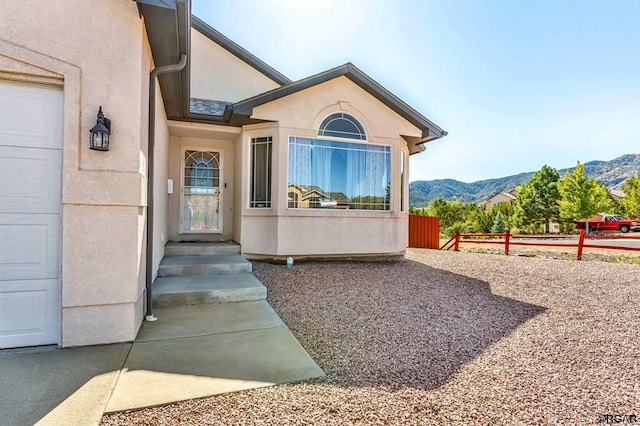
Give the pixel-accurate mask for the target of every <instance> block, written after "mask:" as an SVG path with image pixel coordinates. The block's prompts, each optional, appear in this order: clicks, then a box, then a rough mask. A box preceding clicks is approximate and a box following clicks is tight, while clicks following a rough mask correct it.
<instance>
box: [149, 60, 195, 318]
mask: <svg viewBox="0 0 640 426" xmlns="http://www.w3.org/2000/svg"><path fill="white" fill-rule="evenodd" d="M185 65H187V54H186V53H183V54H182V55H181V56H180V62H178V63H176V64H172V65H165V66H162V67H157V68H154V69H153V70H152V71H151V74H150V76H149V146H148V148H147V164H148V167H147V259H146V260H147V262H146V285H145V287H146V293H147V314H146V317H145V319H146V320H147V321H155V320H157V318H156V317H154V316H153V306H152V294H151V284H152V283H153V184H154V179H153V174H154V159H153V157H154V148H155V142H156V141H155V140H156V134H155V133H156V132H155V129H156V78H157V77H158V76H159V75H161V74H167V73H170V72H177V71H180V70H182V69H183V68H184V67H185Z"/></svg>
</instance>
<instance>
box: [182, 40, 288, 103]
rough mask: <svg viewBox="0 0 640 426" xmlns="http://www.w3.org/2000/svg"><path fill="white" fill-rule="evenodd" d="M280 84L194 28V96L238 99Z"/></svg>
mask: <svg viewBox="0 0 640 426" xmlns="http://www.w3.org/2000/svg"><path fill="white" fill-rule="evenodd" d="M276 87H279V85H278V83H276V82H275V81H273V80H271V79H270V78H268V77H267V76H265V75H264V74H262V73H261V72H259V71H258V70H256V69H255V68H253V67H252V66H250V65H248V64H247V63H246V62H244V61H242V60H241V59H239V58H238V57H236V56H235V55H233V54H231V53H229V52H228V51H227V50H226V49H224V48H222V47H220V46H219V45H218V44H216V43H214V42H213V41H212V40H210V39H209V38H207V37H205V36H204V35H202V34H201V33H200V32H199V31H197V30H191V96H192V97H194V98H203V99H213V100H217V101H225V102H237V101H240V100H242V99H246V98H249V97H251V96H254V95H257V94H260V93H264V92H266V91H268V90H271V89H275V88H276Z"/></svg>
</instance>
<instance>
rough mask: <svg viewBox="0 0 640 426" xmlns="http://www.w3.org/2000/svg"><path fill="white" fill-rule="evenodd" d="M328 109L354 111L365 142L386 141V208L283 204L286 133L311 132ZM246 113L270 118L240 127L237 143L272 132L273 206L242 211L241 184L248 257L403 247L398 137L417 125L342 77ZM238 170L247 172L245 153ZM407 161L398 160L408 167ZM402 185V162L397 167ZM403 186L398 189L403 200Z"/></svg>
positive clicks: (404, 147)
mask: <svg viewBox="0 0 640 426" xmlns="http://www.w3.org/2000/svg"><path fill="white" fill-rule="evenodd" d="M334 112H345V113H348V114H350V115H352V116H354V117H355V118H356V119H357V120H359V121H360V123H361V124H362V125H363V126H364V128H365V132H366V134H367V143H370V144H379V145H385V146H390V147H391V171H392V177H391V185H392V186H391V210H390V211H355V210H340V209H335V210H333V209H290V208H288V205H287V204H288V203H287V185H288V182H287V170H288V143H289V137H290V136H301V137H311V138H317V130H318V126H319V125H320V123H321V122H322V120H323V119H324V118H325V117H326V116H328V115H329V114H332V113H334ZM253 117H255V118H261V119H267V120H273V121H276V123H270V124H262V125H253V126H245V129H244V134H243V140H242V144H243V149H245V150H248V146H249V143H250V139H251V138H252V137H261V136H273V144H274V146H273V152H274V158H273V170H274V172H273V182H272V185H273V197H274V199H273V207H272V208H271V209H250V208H248V206H247V203H246V200H247V199H248V191H249V186H248V182H246V181H245V182H243V187H242V193H243V195H242V199H243V206H242V230H241V242H242V251H243V253H245V254H246V255H249V256H254V255H255V256H263V255H272V256H288V255H293V256H296V255H298V256H312V255H317V256H323V257H324V256H343V255H364V256H367V255H377V254H384V255H389V254H399V253H403V252H404V250H405V249H406V247H407V238H408V235H407V233H408V230H407V223H408V222H407V216H406V213H405V212H402V211H401V210H400V170H401V169H400V161H401V154H400V153H401V152H402V151H404V152H405V154H406V155H407V158H408V149H407V145H406V142H405V141H404V140H403V139H402V138H401V137H400V135H409V136H418V135H420V130H419V129H417V128H416V127H415V126H413V125H412V124H410V123H409V122H408V121H406V120H405V119H404V118H402V117H400V116H399V115H397V114H396V113H395V112H393V111H391V110H390V109H389V108H387V107H386V106H385V105H384V104H382V103H381V102H380V101H378V100H377V99H375V98H374V97H373V96H371V95H370V94H368V93H367V92H365V91H364V90H362V89H361V88H360V87H358V86H357V85H356V84H354V83H352V82H351V81H350V80H348V79H347V78H345V77H339V78H337V79H334V80H331V81H328V82H325V83H323V84H320V85H317V86H314V87H312V88H309V89H306V90H303V91H300V92H298V93H295V94H293V95H290V96H287V97H285V98H282V99H278V100H276V101H273V102H271V103H268V104H265V105H263V106H260V107H257V108H255V109H254V114H253ZM244 157H245V158H244V159H243V160H244V162H243V165H242V167H243V170H244V172H243V174H242V175H243V176H250V175H251V172H250V170H251V165H250V161H249V159H248V156H247V155H245V156H244ZM407 163H408V161H406V162H405V166H408V164H407ZM405 188H408V168H407V173H405ZM406 197H408V192H405V199H406Z"/></svg>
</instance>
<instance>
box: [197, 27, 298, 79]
mask: <svg viewBox="0 0 640 426" xmlns="http://www.w3.org/2000/svg"><path fill="white" fill-rule="evenodd" d="M191 27H192V28H194V29H195V30H197V31H198V32H199V33H201V34H202V35H204V36H205V37H207V38H208V39H210V40H212V41H213V42H215V43H217V44H219V45H220V46H222V47H223V48H224V49H225V50H227V51H228V52H229V53H231V54H233V55H234V56H236V57H237V58H238V59H240V60H242V61H244V62H245V63H247V64H248V65H250V66H251V67H253V68H255V69H256V70H258V71H260V72H261V73H262V74H264V75H265V76H267V77H269V78H270V79H271V80H273V81H275V82H276V83H278V84H279V85H281V86H284V85H286V84H290V83H291V80H290V79H289V78H287V77H286V76H285V75H283V74H282V73H280V72H279V71H278V70H276V69H275V68H273V67H271V66H270V65H268V64H267V63H265V62H264V61H262V60H260V59H258V58H257V57H256V56H255V55H253V54H252V53H251V52H249V51H248V50H246V49H244V48H243V47H242V46H240V45H239V44H237V43H236V42H234V41H233V40H231V39H229V38H227V37H226V36H225V35H224V34H222V33H221V32H219V31H217V30H216V29H214V28H212V27H211V26H209V25H208V24H207V23H206V22H204V21H203V20H202V19H200V18H198V17H197V16H195V15H194V16H192V18H191Z"/></svg>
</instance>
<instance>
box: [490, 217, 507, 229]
mask: <svg viewBox="0 0 640 426" xmlns="http://www.w3.org/2000/svg"><path fill="white" fill-rule="evenodd" d="M506 230H507V224H506V223H505V221H504V216H502V213H500V212H498V213H496V217H495V218H494V219H493V226H492V227H491V232H492V233H494V234H503V233H504V231H506Z"/></svg>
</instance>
